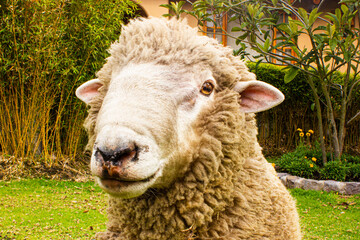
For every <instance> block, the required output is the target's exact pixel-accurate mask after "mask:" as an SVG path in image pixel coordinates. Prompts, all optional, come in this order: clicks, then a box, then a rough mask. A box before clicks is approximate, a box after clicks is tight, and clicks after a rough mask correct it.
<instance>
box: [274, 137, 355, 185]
mask: <svg viewBox="0 0 360 240" xmlns="http://www.w3.org/2000/svg"><path fill="white" fill-rule="evenodd" d="M321 158H322V155H321V151H320V149H319V146H318V144H315V146H313V147H309V146H304V145H301V146H298V147H297V148H296V149H295V151H293V152H289V153H287V154H284V155H282V156H281V157H280V158H279V159H278V160H277V161H276V162H275V164H276V167H277V171H280V172H287V173H289V174H292V175H295V176H299V177H303V178H311V179H322V180H335V181H360V163H359V160H360V158H359V157H358V156H352V155H348V154H344V155H343V156H342V157H341V159H340V160H333V161H332V160H331V156H330V155H328V156H327V159H328V162H327V163H326V164H325V165H324V166H323V165H322V161H321Z"/></svg>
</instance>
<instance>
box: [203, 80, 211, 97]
mask: <svg viewBox="0 0 360 240" xmlns="http://www.w3.org/2000/svg"><path fill="white" fill-rule="evenodd" d="M213 91H214V84H212V83H211V82H210V80H208V81H206V82H204V84H203V85H202V87H201V89H200V92H201V93H202V94H204V95H205V96H208V95H210V94H211V93H212V92H213Z"/></svg>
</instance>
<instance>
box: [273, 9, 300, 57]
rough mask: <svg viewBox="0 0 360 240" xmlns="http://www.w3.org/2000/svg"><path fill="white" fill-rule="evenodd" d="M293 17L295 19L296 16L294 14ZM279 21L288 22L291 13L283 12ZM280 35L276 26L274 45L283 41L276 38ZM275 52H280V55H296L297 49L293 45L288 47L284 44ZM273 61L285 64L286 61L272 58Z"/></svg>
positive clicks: (274, 51)
mask: <svg viewBox="0 0 360 240" xmlns="http://www.w3.org/2000/svg"><path fill="white" fill-rule="evenodd" d="M292 19H295V16H292ZM279 21H280V22H281V23H288V21H289V15H288V14H286V13H282V14H281V17H280V19H279ZM278 37H280V33H279V30H278V29H276V28H275V29H274V38H273V39H274V41H273V46H276V45H277V44H279V43H280V42H281V41H282V40H276V38H278ZM273 53H275V54H278V55H282V56H284V55H291V56H296V53H295V51H294V50H293V49H292V48H291V47H287V46H282V47H279V48H277V49H274V50H273ZM272 63H274V64H285V63H282V62H280V61H278V60H276V59H275V58H273V59H272ZM292 63H294V62H292Z"/></svg>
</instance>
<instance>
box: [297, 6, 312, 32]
mask: <svg viewBox="0 0 360 240" xmlns="http://www.w3.org/2000/svg"><path fill="white" fill-rule="evenodd" d="M298 12H299V14H300V16H301V18H302V19H303V21H304V23H305V26H304V27H305V28H308V27H309V25H310V24H309V17H308V13H307V12H306V10H305V9H303V8H299V9H298Z"/></svg>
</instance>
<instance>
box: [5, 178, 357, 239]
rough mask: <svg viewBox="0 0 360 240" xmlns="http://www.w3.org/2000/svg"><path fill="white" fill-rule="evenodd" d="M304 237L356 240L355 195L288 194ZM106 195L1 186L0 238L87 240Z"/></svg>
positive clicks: (99, 226) (83, 189)
mask: <svg viewBox="0 0 360 240" xmlns="http://www.w3.org/2000/svg"><path fill="white" fill-rule="evenodd" d="M291 193H292V195H293V196H294V197H295V198H296V199H297V204H298V210H299V213H300V216H301V225H302V229H303V233H304V239H336V240H338V239H346V240H347V239H360V195H356V196H341V195H337V194H334V193H326V192H316V191H305V190H301V189H294V190H291ZM106 205H107V197H106V194H104V193H103V192H102V191H101V190H100V189H99V188H98V187H97V186H95V184H94V183H93V182H86V183H77V182H70V181H54V180H40V179H34V180H21V181H10V182H0V239H4V240H9V239H92V238H93V237H94V235H95V233H96V232H98V231H100V230H104V229H105V223H106Z"/></svg>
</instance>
